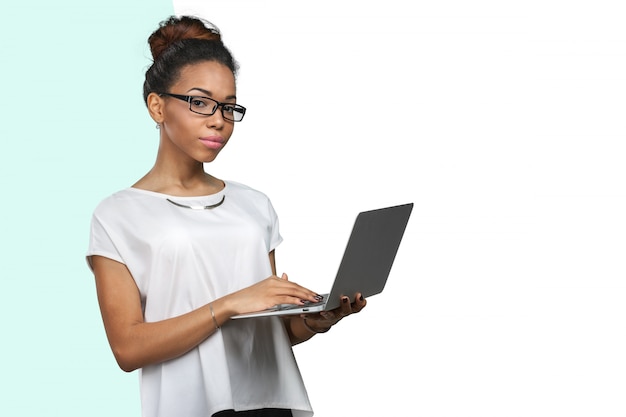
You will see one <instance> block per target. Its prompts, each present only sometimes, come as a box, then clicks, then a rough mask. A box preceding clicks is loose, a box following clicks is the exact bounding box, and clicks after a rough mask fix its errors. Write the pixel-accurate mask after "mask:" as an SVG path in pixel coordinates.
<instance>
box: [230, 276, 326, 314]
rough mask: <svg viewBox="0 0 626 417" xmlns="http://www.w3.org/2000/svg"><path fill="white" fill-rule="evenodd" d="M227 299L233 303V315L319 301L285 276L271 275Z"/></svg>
mask: <svg viewBox="0 0 626 417" xmlns="http://www.w3.org/2000/svg"><path fill="white" fill-rule="evenodd" d="M229 297H230V298H231V301H232V302H233V303H234V309H235V314H243V313H250V312H254V311H260V310H265V309H266V308H270V307H273V306H275V305H277V304H298V305H303V304H304V302H305V301H310V302H313V303H316V302H318V301H319V300H320V299H319V297H320V296H319V295H318V294H317V293H315V292H313V291H311V290H309V289H307V288H304V287H302V286H300V285H298V284H296V283H295V282H291V281H289V278H288V277H287V274H282V276H281V277H280V278H279V277H277V276H276V275H272V276H271V277H268V278H266V279H264V280H263V281H260V282H258V283H256V284H254V285H251V286H249V287H247V288H244V289H242V290H239V291H236V292H234V293H232V294H230V296H229Z"/></svg>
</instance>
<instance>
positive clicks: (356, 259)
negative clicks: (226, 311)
mask: <svg viewBox="0 0 626 417" xmlns="http://www.w3.org/2000/svg"><path fill="white" fill-rule="evenodd" d="M412 210H413V203H408V204H402V205H398V206H392V207H385V208H380V209H376V210H369V211H363V212H361V213H359V214H358V215H357V217H356V220H355V221H354V226H353V228H352V233H351V234H350V238H349V239H348V244H347V246H346V249H345V251H344V254H343V257H342V259H341V263H340V264H339V270H338V271H337V275H336V276H335V281H334V282H333V285H332V289H331V290H330V292H329V293H327V294H322V296H323V297H324V298H323V299H322V301H320V302H318V303H306V304H304V305H299V304H279V305H276V306H274V307H271V308H269V309H267V310H262V311H257V312H253V313H245V314H240V315H236V316H233V317H232V319H242V318H250V317H265V316H279V315H289V314H309V313H316V312H320V311H328V310H333V309H335V308H337V307H339V306H340V304H341V297H342V296H344V295H345V296H348V297H350V300H351V301H354V295H355V294H356V293H361V294H363V297H365V298H367V297H371V296H373V295H376V294H379V293H381V292H382V291H383V288H384V287H385V284H386V282H387V278H388V277H389V273H390V272H391V266H392V265H393V261H394V259H395V257H396V253H397V252H398V248H399V247H400V241H401V240H402V236H403V235H404V231H405V229H406V226H407V223H408V221H409V216H410V215H411V211H412Z"/></svg>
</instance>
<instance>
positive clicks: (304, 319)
mask: <svg viewBox="0 0 626 417" xmlns="http://www.w3.org/2000/svg"><path fill="white" fill-rule="evenodd" d="M302 324H304V327H305V328H306V329H307V330H308V331H310V332H311V333H326V332H327V331H329V330H330V327H327V328H325V329H318V328H316V327H313V326H311V325H310V324H309V323H307V321H306V317H304V318H303V319H302Z"/></svg>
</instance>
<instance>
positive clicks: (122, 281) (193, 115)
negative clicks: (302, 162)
mask: <svg viewBox="0 0 626 417" xmlns="http://www.w3.org/2000/svg"><path fill="white" fill-rule="evenodd" d="M148 42H149V44H150V47H151V50H152V55H153V59H154V62H153V65H152V66H151V67H150V68H149V69H148V71H147V72H146V80H145V83H144V99H145V102H146V105H147V108H148V111H149V113H150V116H151V117H152V118H153V120H154V121H155V122H156V123H157V128H159V129H160V142H159V149H158V154H157V158H156V162H155V164H154V166H153V168H152V169H151V170H150V171H149V172H148V173H147V174H146V175H145V176H144V177H143V178H141V179H140V180H139V181H137V182H136V183H135V184H134V185H133V186H132V187H129V188H127V189H125V190H122V191H120V192H118V193H115V194H113V195H112V196H110V197H109V198H107V199H105V200H104V201H102V202H101V203H100V205H99V206H98V207H97V208H96V210H95V212H94V215H93V219H92V226H91V238H90V244H89V250H88V253H87V259H88V262H89V265H90V267H91V268H92V270H93V272H94V275H95V279H96V288H97V294H98V301H99V304H100V309H101V312H102V318H103V322H104V326H105V329H106V333H107V337H108V340H109V343H110V345H111V348H112V351H113V353H114V355H115V358H116V360H117V362H118V364H119V366H120V367H121V368H122V369H123V370H124V371H127V372H130V371H133V370H135V369H139V370H140V371H139V372H140V377H141V379H140V380H141V399H142V412H143V415H144V416H149V417H153V416H155V417H156V416H159V417H166V416H167V417H169V416H176V417H178V416H186V417H191V416H202V417H208V416H238V415H250V416H292V415H293V416H296V417H297V416H310V415H312V414H313V413H312V410H311V406H310V404H309V400H308V397H307V394H306V390H305V387H304V384H303V382H302V378H301V375H300V373H299V371H298V367H297V364H296V362H295V359H294V357H293V352H292V350H291V346H292V345H294V344H297V343H300V342H303V341H305V340H308V339H310V338H311V337H312V336H314V335H315V334H317V333H323V332H325V331H327V330H328V329H329V328H330V327H331V326H333V325H335V324H336V323H337V322H338V321H339V320H340V319H341V318H343V317H345V316H347V315H349V314H351V313H354V312H358V311H360V310H361V309H362V308H363V307H364V306H365V304H366V301H365V300H364V299H363V297H362V296H361V295H360V294H356V296H355V301H354V302H353V303H351V302H350V300H349V299H348V298H347V297H345V298H344V299H343V300H342V307H340V308H338V309H336V310H334V311H331V312H327V313H321V314H316V315H308V316H290V317H289V318H284V319H282V318H276V317H270V318H256V319H243V320H230V317H232V316H234V315H237V314H242V313H246V312H252V311H257V310H262V309H265V308H269V307H271V306H273V305H276V304H284V303H289V304H304V303H306V302H316V301H319V299H320V296H319V295H318V294H316V293H315V292H313V291H311V290H309V289H307V288H304V287H302V286H300V285H297V284H296V283H294V282H290V281H289V280H288V279H287V276H286V275H285V274H282V276H281V277H278V276H277V275H276V266H275V258H274V249H275V248H276V246H277V245H278V244H279V243H280V242H281V240H282V238H281V236H280V234H279V230H278V219H277V216H276V213H275V212H274V209H273V207H272V204H271V202H270V200H269V199H268V198H267V197H266V196H265V195H264V194H263V193H261V192H259V191H256V190H254V189H251V188H250V187H247V186H245V185H243V184H240V183H237V182H233V181H223V180H220V179H218V178H216V177H214V176H212V175H210V174H208V173H206V172H205V171H204V163H207V162H211V161H213V160H214V159H215V158H216V157H217V155H218V154H219V152H220V151H221V149H222V148H223V147H224V146H225V145H226V144H227V143H228V141H229V139H230V137H231V134H232V133H233V128H234V124H235V123H236V122H240V121H241V120H242V119H243V117H244V115H245V108H244V107H243V106H241V105H239V104H237V101H236V88H235V75H236V70H237V64H236V62H235V60H234V59H233V57H232V55H231V54H230V52H229V50H228V49H227V48H226V47H225V46H224V44H223V43H222V41H221V38H220V34H219V31H218V30H217V28H215V27H214V26H212V25H211V24H209V23H208V22H204V21H202V20H200V19H197V18H194V17H188V16H183V17H180V18H179V17H171V18H169V19H168V20H166V21H164V22H162V23H161V24H160V26H159V28H158V29H157V30H156V31H155V32H154V33H153V34H152V35H151V36H150V38H149V39H148ZM246 410H248V411H247V413H246Z"/></svg>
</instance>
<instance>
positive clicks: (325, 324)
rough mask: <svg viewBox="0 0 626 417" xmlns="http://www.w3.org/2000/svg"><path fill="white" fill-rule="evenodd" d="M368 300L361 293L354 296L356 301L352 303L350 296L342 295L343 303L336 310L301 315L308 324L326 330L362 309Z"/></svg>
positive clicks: (319, 329)
mask: <svg viewBox="0 0 626 417" xmlns="http://www.w3.org/2000/svg"><path fill="white" fill-rule="evenodd" d="M366 304H367V300H366V299H365V298H363V295H362V294H361V293H357V294H356V295H355V296H354V302H353V303H350V298H349V297H346V296H343V297H341V305H340V306H339V307H337V308H336V309H334V310H330V311H322V312H319V313H315V314H303V315H302V316H301V317H303V318H305V319H306V322H307V324H308V325H309V326H310V327H311V328H313V329H314V330H316V331H318V332H320V333H321V332H324V331H326V330H328V329H330V328H331V327H332V326H334V325H335V324H337V323H338V322H339V321H340V320H341V319H343V318H344V317H346V316H349V315H350V314H353V313H358V312H359V311H361V310H362V309H363V308H364V307H365V305H366Z"/></svg>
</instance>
